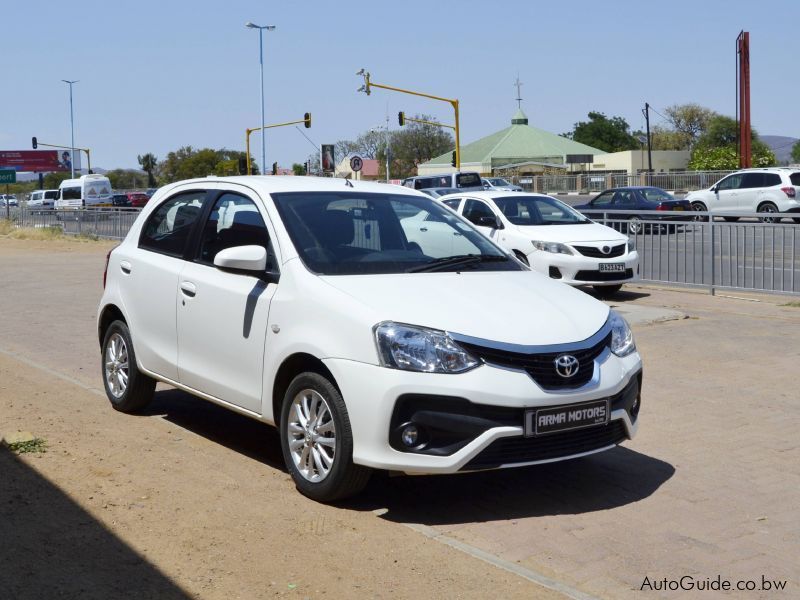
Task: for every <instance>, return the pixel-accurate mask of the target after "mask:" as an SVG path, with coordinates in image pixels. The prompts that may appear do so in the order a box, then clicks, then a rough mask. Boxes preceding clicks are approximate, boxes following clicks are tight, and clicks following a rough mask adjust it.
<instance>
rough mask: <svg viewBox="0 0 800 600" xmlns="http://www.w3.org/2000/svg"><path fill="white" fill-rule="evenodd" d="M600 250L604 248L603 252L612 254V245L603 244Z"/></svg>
mask: <svg viewBox="0 0 800 600" xmlns="http://www.w3.org/2000/svg"><path fill="white" fill-rule="evenodd" d="M600 250H602V252H603V254H610V253H611V247H610V246H603V247H602V248H601V249H600Z"/></svg>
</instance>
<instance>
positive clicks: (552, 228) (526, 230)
mask: <svg viewBox="0 0 800 600" xmlns="http://www.w3.org/2000/svg"><path fill="white" fill-rule="evenodd" d="M516 227H517V229H518V230H519V231H520V232H521V233H523V234H525V235H527V236H529V237H530V238H531V239H532V240H542V241H547V242H562V243H569V244H572V243H581V242H620V243H621V242H626V241H628V238H627V237H626V236H625V235H623V234H621V233H620V232H618V231H614V230H613V229H611V227H606V226H605V225H600V224H599V223H589V224H584V225H529V226H516Z"/></svg>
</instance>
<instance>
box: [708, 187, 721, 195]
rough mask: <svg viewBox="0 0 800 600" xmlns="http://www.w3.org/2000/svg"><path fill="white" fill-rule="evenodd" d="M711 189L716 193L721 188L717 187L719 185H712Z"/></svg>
mask: <svg viewBox="0 0 800 600" xmlns="http://www.w3.org/2000/svg"><path fill="white" fill-rule="evenodd" d="M710 191H712V192H714V193H715V194H716V193H717V192H718V191H719V189H718V188H717V186H712V187H711V190H710Z"/></svg>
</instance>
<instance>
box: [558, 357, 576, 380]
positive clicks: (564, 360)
mask: <svg viewBox="0 0 800 600" xmlns="http://www.w3.org/2000/svg"><path fill="white" fill-rule="evenodd" d="M553 364H555V366H556V373H558V374H559V375H560V376H561V377H564V378H567V377H572V376H573V375H575V373H577V372H578V366H579V363H578V359H577V358H575V357H574V356H572V355H571V354H562V355H561V356H558V357H556V359H555V360H554V361H553Z"/></svg>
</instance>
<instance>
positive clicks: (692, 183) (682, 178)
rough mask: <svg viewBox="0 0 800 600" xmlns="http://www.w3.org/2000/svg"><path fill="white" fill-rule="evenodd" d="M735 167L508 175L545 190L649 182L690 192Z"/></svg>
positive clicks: (566, 190) (531, 187)
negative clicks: (723, 168)
mask: <svg viewBox="0 0 800 600" xmlns="http://www.w3.org/2000/svg"><path fill="white" fill-rule="evenodd" d="M730 173H733V171H676V172H671V173H636V174H631V173H602V172H599V173H581V174H578V175H513V176H505V178H506V179H508V180H509V181H511V182H512V183H515V184H517V185H520V186H522V187H523V188H524V189H525V191H526V192H538V193H542V194H570V193H571V194H576V193H585V194H596V193H598V192H601V191H603V190H606V189H608V188H613V187H627V186H632V185H649V186H654V187H659V188H662V189H665V190H668V191H681V192H690V191H693V190H702V189H707V188H710V187H711V186H712V185H714V184H715V183H716V182H717V181H719V180H720V179H722V178H723V177H725V176H726V175H728V174H730Z"/></svg>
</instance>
